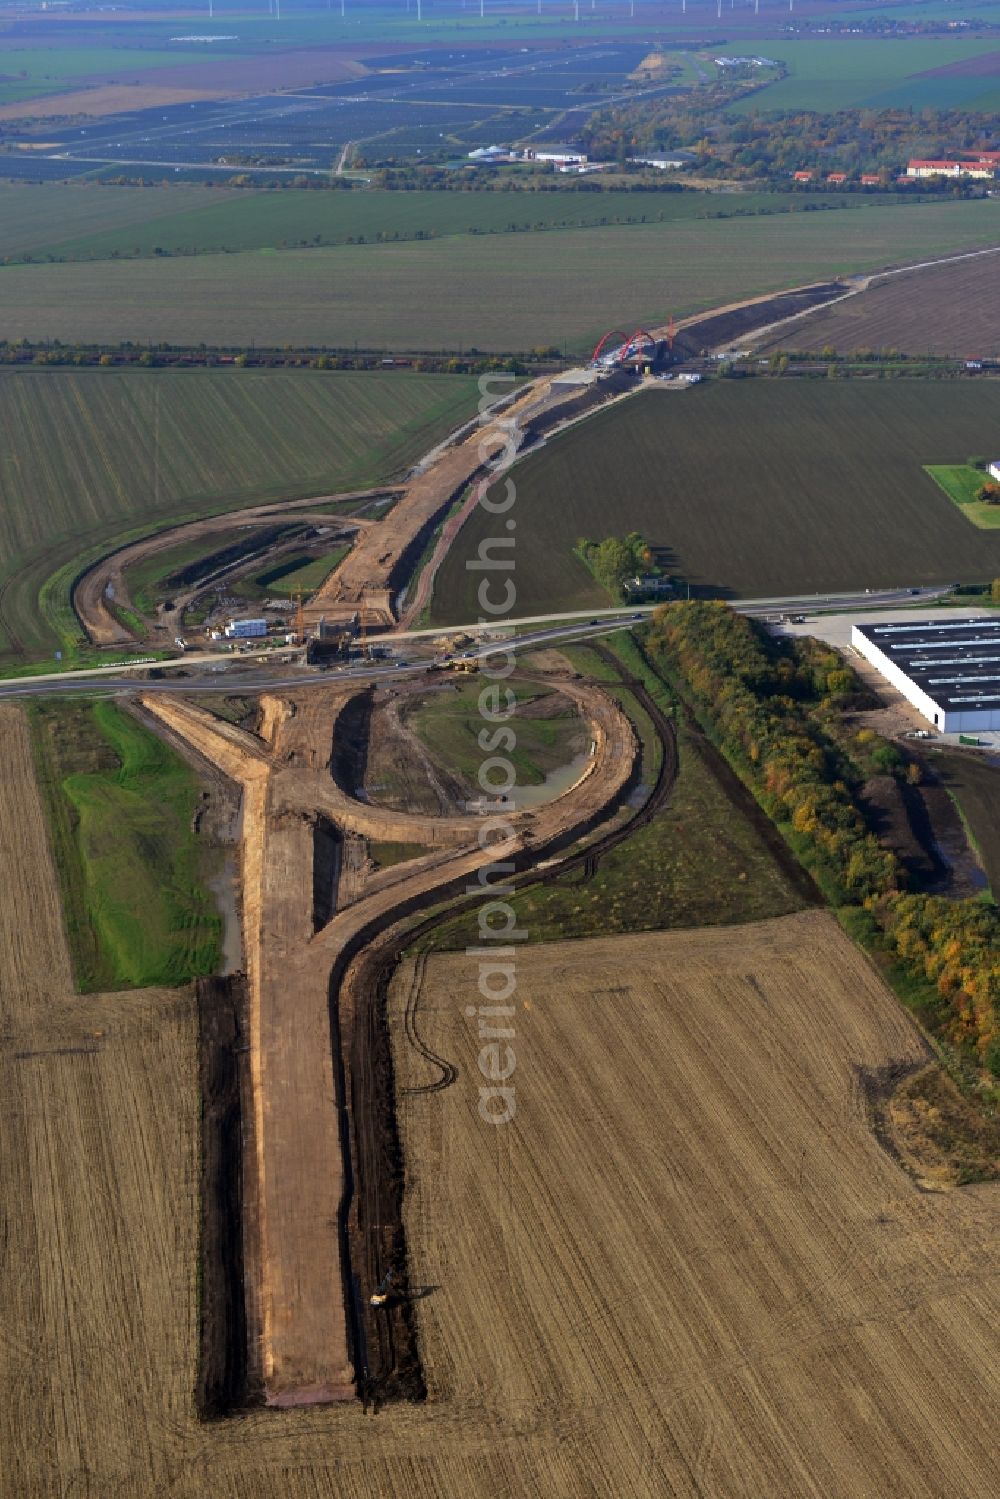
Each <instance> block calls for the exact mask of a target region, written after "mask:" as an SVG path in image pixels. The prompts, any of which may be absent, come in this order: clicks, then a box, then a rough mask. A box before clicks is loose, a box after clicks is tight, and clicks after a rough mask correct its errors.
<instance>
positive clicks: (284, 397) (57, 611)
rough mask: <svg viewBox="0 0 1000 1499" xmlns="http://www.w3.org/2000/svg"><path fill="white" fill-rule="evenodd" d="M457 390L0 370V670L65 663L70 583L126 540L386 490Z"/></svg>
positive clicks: (386, 382)
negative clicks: (261, 504) (228, 516)
mask: <svg viewBox="0 0 1000 1499" xmlns="http://www.w3.org/2000/svg"><path fill="white" fill-rule="evenodd" d="M476 399H477V390H476V382H475V381H474V380H473V379H471V378H466V377H464V376H459V375H454V376H453V375H420V374H413V373H408V372H404V373H399V374H383V373H372V374H352V373H317V372H311V371H300V372H284V371H274V372H270V371H256V370H241V369H235V368H234V369H227V370H82V371H74V372H69V371H61V370H59V371H42V370H30V369H29V370H23V371H20V370H6V371H0V632H2V636H3V638H2V639H0V665H10V664H13V662H14V661H15V660H17V659H25V658H29V659H30V658H32V657H36V656H39V655H44V654H48V655H51V654H52V652H53V651H54V650H55V649H57V648H62V649H63V650H67V649H71V648H72V646H73V643H74V642H75V641H76V640H77V639H78V637H79V626H78V624H77V622H76V620H75V617H74V616H73V614H72V611H71V610H70V608H69V594H70V589H71V586H72V583H73V579H74V578H75V577H76V575H77V573H78V572H79V571H80V569H81V567H83V566H84V565H86V563H87V562H88V561H90V560H93V559H94V558H96V556H98V555H100V553H101V551H103V550H107V549H109V548H111V547H113V546H115V545H117V544H120V543H121V542H124V541H125V540H128V539H132V538H134V537H135V536H138V535H141V534H145V533H146V532H147V531H149V530H153V529H156V528H157V527H162V526H165V525H167V524H170V523H171V522H175V521H179V520H182V519H188V518H195V517H196V516H198V515H204V514H209V513H213V512H218V511H225V510H228V509H233V508H235V507H237V506H239V505H243V504H247V503H252V502H253V501H254V500H260V501H264V500H268V499H280V498H281V497H283V496H287V497H289V498H292V497H295V496H300V495H308V494H310V493H312V494H323V493H328V492H330V491H331V490H338V489H353V488H364V487H367V486H369V485H372V484H377V483H380V482H382V481H384V480H386V479H389V478H390V477H393V476H397V475H399V474H401V473H402V472H404V471H405V469H406V468H407V467H408V466H409V465H410V464H411V463H412V462H413V461H414V460H415V459H416V458H418V457H419V456H420V455H421V454H422V453H423V452H425V451H426V450H427V449H428V448H430V447H431V446H432V445H433V443H434V442H435V441H437V440H438V439H439V438H440V437H442V436H443V435H444V434H445V433H446V432H447V431H449V430H450V429H451V428H452V427H454V426H457V425H458V424H459V423H460V422H461V421H463V420H464V419H465V418H466V417H468V416H469V415H470V414H471V412H472V411H473V410H474V409H475V402H476Z"/></svg>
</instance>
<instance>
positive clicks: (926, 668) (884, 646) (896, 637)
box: [851, 616, 1000, 734]
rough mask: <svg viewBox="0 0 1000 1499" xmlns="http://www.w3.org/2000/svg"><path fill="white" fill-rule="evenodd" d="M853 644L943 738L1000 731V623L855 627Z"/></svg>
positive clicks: (999, 619)
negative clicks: (991, 730)
mask: <svg viewBox="0 0 1000 1499" xmlns="http://www.w3.org/2000/svg"><path fill="white" fill-rule="evenodd" d="M851 643H852V645H853V646H854V649H855V650H856V651H858V652H859V654H860V655H862V656H864V658H865V660H866V661H870V662H871V663H872V665H873V666H875V667H877V668H878V670H879V671H880V672H881V673H882V675H883V676H884V677H885V679H886V681H888V682H891V683H892V685H893V686H894V687H898V688H899V691H900V692H901V693H902V694H903V696H904V697H905V698H906V699H908V701H909V702H911V703H912V704H913V706H914V707H915V708H916V709H917V711H918V712H919V713H922V714H923V716H924V717H925V718H926V719H927V720H928V722H929V723H932V724H933V725H934V727H935V728H936V729H940V730H941V732H942V733H944V734H958V733H963V734H965V733H970V732H975V731H979V732H983V731H984V730H990V729H1000V617H997V616H994V617H993V618H989V617H988V616H987V617H986V618H983V619H933V620H930V619H923V620H914V621H913V623H912V624H910V623H909V622H906V623H905V624H903V623H900V622H899V621H898V620H897V621H896V622H895V623H891V624H890V623H886V624H874V625H855V626H854V628H853V629H852V631H851Z"/></svg>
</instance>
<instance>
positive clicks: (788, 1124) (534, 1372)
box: [0, 707, 998, 1499]
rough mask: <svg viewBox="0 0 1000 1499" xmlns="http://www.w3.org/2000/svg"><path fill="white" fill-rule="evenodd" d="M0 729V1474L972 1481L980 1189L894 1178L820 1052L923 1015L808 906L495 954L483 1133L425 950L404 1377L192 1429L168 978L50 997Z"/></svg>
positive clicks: (44, 887) (87, 1482)
mask: <svg viewBox="0 0 1000 1499" xmlns="http://www.w3.org/2000/svg"><path fill="white" fill-rule="evenodd" d="M0 751H2V753H3V756H4V766H5V774H4V777H3V778H2V779H0V857H2V859H3V867H4V868H5V869H6V870H8V871H16V876H17V877H16V879H15V878H13V877H11V876H10V875H8V877H7V880H6V883H5V891H4V900H3V902H2V903H0V1070H2V1076H0V1084H2V1088H3V1093H2V1097H3V1105H2V1125H0V1213H2V1229H3V1233H2V1238H0V1242H2V1243H3V1253H2V1255H0V1281H2V1284H0V1297H2V1302H3V1307H4V1316H3V1320H2V1322H0V1364H2V1368H3V1373H4V1395H3V1399H2V1401H0V1451H2V1453H3V1463H4V1468H3V1484H2V1485H0V1488H2V1490H3V1492H4V1493H5V1494H6V1493H8V1492H9V1493H10V1494H12V1495H17V1499H36V1496H45V1499H50V1496H51V1499H55V1496H60V1499H63V1496H72V1499H108V1496H116V1499H154V1496H155V1499H160V1496H166V1495H170V1496H171V1499H204V1496H205V1495H206V1494H212V1495H218V1496H220V1499H273V1496H275V1495H279V1494H280V1495H281V1496H282V1499H321V1496H323V1499H325V1496H344V1499H393V1496H397V1495H398V1496H406V1499H442V1496H443V1499H451V1496H455V1499H478V1496H486V1495H490V1496H493V1495H505V1496H511V1499H519V1496H522V1495H525V1496H532V1499H561V1496H570V1495H572V1496H573V1499H590V1496H592V1495H602V1496H608V1499H611V1496H615V1499H617V1496H619V1495H622V1494H634V1495H636V1496H657V1499H659V1496H666V1495H683V1496H689V1495H690V1496H694V1495H696V1494H698V1495H701V1496H703V1499H735V1496H741V1495H744V1494H746V1495H750V1494H752V1495H754V1499H769V1496H775V1499H778V1496H780V1499H793V1496H795V1499H797V1496H799V1495H806V1496H810V1499H812V1496H815V1499H820V1496H822V1499H860V1496H870V1499H883V1496H885V1495H888V1494H893V1495H896V1496H906V1499H930V1496H933V1499H939V1496H940V1499H953V1496H955V1495H958V1494H961V1495H962V1496H963V1499H976V1496H978V1495H980V1494H983V1495H985V1494H987V1493H992V1492H995V1490H996V1484H997V1476H998V1475H997V1471H996V1468H995V1466H991V1456H990V1447H991V1432H992V1430H993V1429H994V1426H993V1414H992V1413H995V1409H996V1394H997V1373H996V1369H997V1361H996V1356H995V1355H996V1350H995V1346H992V1345H993V1344H994V1334H993V1332H992V1328H994V1327H995V1326H996V1311H997V1303H996V1297H995V1295H994V1294H993V1290H992V1287H991V1282H990V1279H989V1276H990V1272H991V1270H995V1268H996V1251H995V1249H991V1247H990V1244H991V1237H992V1238H993V1239H995V1234H994V1232H993V1230H994V1225H995V1212H996V1203H997V1201H998V1196H997V1191H998V1189H994V1188H988V1187H987V1188H975V1189H972V1190H967V1191H964V1192H961V1193H952V1194H950V1195H927V1194H921V1193H919V1192H918V1191H917V1189H916V1187H915V1186H914V1185H913V1184H912V1183H911V1181H910V1178H908V1177H907V1176H905V1175H904V1174H903V1173H902V1171H901V1170H900V1169H899V1168H898V1167H897V1166H896V1165H895V1164H894V1162H893V1161H892V1160H891V1159H890V1158H889V1157H888V1156H887V1155H886V1154H884V1152H883V1151H882V1150H881V1148H880V1147H879V1146H878V1145H877V1144H876V1143H875V1140H874V1138H873V1136H872V1135H871V1133H870V1132H869V1130H868V1128H867V1124H866V1120H865V1106H864V1099H863V1094H862V1091H861V1089H860V1087H859V1085H858V1082H857V1079H856V1075H855V1071H854V1069H855V1067H857V1066H865V1067H878V1066H882V1065H884V1064H885V1063H887V1062H888V1061H890V1060H891V1059H894V1058H895V1059H901V1060H904V1061H905V1060H907V1059H916V1058H917V1057H919V1055H920V1051H921V1048H920V1044H919V1042H918V1040H917V1039H916V1037H915V1034H914V1032H913V1031H912V1029H911V1027H910V1026H909V1024H908V1022H907V1021H906V1019H905V1017H904V1016H903V1015H902V1014H901V1013H900V1012H899V1010H898V1009H897V1008H896V1006H895V1004H894V1002H893V1001H892V1000H891V999H890V998H889V996H888V995H887V994H886V992H885V991H884V990H883V989H882V988H881V986H880V985H879V983H878V982H877V980H876V979H875V978H874V977H873V976H872V975H871V973H870V971H869V969H868V968H867V966H866V965H865V964H864V962H863V961H862V960H861V959H860V958H859V957H858V956H857V955H856V954H855V952H854V950H853V948H851V947H850V945H849V944H848V943H847V941H846V939H844V938H843V937H842V936H841V935H840V934H839V932H838V931H837V929H836V928H835V927H834V925H833V924H832V922H831V921H829V920H828V919H827V918H826V917H824V916H817V915H805V916H796V917H789V918H786V919H784V920H782V921H778V922H772V923H768V924H764V925H761V926H757V927H746V928H732V929H727V930H725V931H712V932H706V933H701V934H694V935H692V934H687V933H676V934H671V935H667V936H657V935H652V936H648V937H640V938H628V939H624V940H615V941H608V940H605V941H595V942H586V943H578V944H566V945H561V946H558V947H551V948H539V949H533V950H532V951H530V952H525V953H523V954H522V955H521V957H520V959H519V969H518V971H519V992H518V1001H519V1009H518V1015H517V1019H516V1021H515V1025H516V1029H517V1033H518V1034H517V1038H516V1040H515V1043H514V1044H515V1047H516V1050H517V1057H518V1069H517V1072H516V1074H515V1081H516V1084H517V1088H518V1100H519V1107H518V1113H517V1116H516V1118H515V1120H514V1122H513V1123H512V1124H511V1125H510V1126H508V1127H507V1128H505V1129H491V1128H489V1127H487V1126H485V1125H483V1124H481V1123H480V1121H479V1118H478V1115H477V1113H476V1108H475V1099H476V1095H475V1089H474V1081H473V1080H474V1078H475V1076H476V1073H475V1070H474V1069H475V1060H474V1057H475V1042H474V1039H473V1035H472V1031H471V1027H470V1022H469V1021H468V1020H467V1019H466V1018H465V1014H464V1007H465V1005H466V1004H467V1003H470V1002H472V999H473V998H474V994H475V990H474V984H475V977H474V974H471V973H470V970H469V968H468V966H467V964H466V961H465V960H464V959H462V958H457V957H456V958H442V959H432V960H431V962H430V966H429V967H428V969H427V970H426V973H425V974H424V975H423V980H422V984H421V985H420V987H419V994H420V1001H419V1005H418V1007H417V1010H416V1015H415V1017H414V1016H412V1015H411V1021H412V1020H415V1023H416V1026H417V1028H418V1031H419V1034H420V1036H421V1038H422V1039H423V1041H424V1042H425V1043H427V1044H428V1045H429V1046H431V1047H432V1048H433V1049H434V1050H436V1051H439V1052H441V1053H442V1054H443V1055H446V1056H448V1057H450V1058H452V1059H453V1060H455V1061H456V1062H458V1063H459V1065H460V1068H461V1071H460V1075H459V1078H458V1081H457V1083H456V1084H455V1085H454V1086H452V1087H451V1088H449V1089H446V1090H445V1091H444V1092H439V1093H433V1094H424V1095H420V1094H409V1095H404V1098H403V1108H404V1118H403V1123H404V1127H405V1138H404V1144H405V1146H406V1150H407V1157H408V1167H409V1171H410V1175H411V1180H412V1187H411V1193H410V1199H409V1215H408V1226H407V1232H408V1237H409V1243H410V1246H411V1256H412V1257H413V1261H414V1262H413V1265H412V1271H413V1279H414V1281H415V1282H416V1283H417V1284H423V1285H424V1286H425V1287H427V1288H429V1294H427V1295H426V1296H425V1297H424V1298H423V1299H422V1300H420V1301H419V1302H417V1304H416V1311H417V1314H418V1317H419V1325H420V1331H421V1337H422V1344H423V1352H424V1359H425V1368H426V1373H427V1379H428V1385H429V1389H430V1394H431V1397H432V1399H431V1401H430V1402H429V1403H428V1404H427V1405H426V1406H424V1407H413V1406H391V1407H388V1408H386V1409H384V1410H383V1411H382V1412H381V1414H380V1415H379V1416H378V1417H377V1418H375V1419H373V1418H371V1417H369V1416H366V1415H365V1414H364V1413H363V1411H362V1409H361V1407H360V1405H359V1404H354V1405H350V1406H338V1407H328V1408H325V1409H309V1410H300V1411H296V1412H274V1411H271V1412H265V1411H259V1412H255V1413H253V1414H251V1415H249V1416H247V1417H245V1418H242V1419H239V1420H234V1421H227V1422H220V1423H216V1424H210V1425H199V1423H198V1422H197V1421H196V1419H195V1415H194V1402H193V1390H194V1384H195V1359H196V1355H197V1342H198V1338H197V1331H198V1328H197V1323H198V1312H197V1288H196V1266H197V1258H198V1239H197V1234H198V1221H199V1214H198V1202H197V1190H198V1172H197V1157H198V1115H199V1100H198V1096H197V1054H196V1020H195V1013H194V1006H193V1002H192V1001H191V999H190V997H189V995H188V994H187V992H186V991H175V992H172V993H170V992H164V991H147V992H143V993H131V994H124V995H123V994H118V995H110V996H88V997H87V998H78V997H75V996H73V995H72V994H71V992H70V979H69V966H68V962H67V959H66V954H65V948H64V944H63V940H62V932H61V927H60V919H59V911H58V905H57V897H56V886H55V881H54V878H53V871H52V869H51V865H50V863H49V859H48V854H47V850H46V846H45V835H44V825H43V821H42V815H41V809H40V805H39V802H38V798H37V794H36V792H35V790H34V785H33V780H32V775H31V762H30V754H29V746H28V736H27V730H26V728H25V725H24V721H23V719H22V717H21V714H20V711H19V710H18V709H14V708H10V707H0ZM413 980H414V975H413V973H412V972H411V971H405V972H404V973H403V974H402V975H401V978H400V982H399V983H398V984H397V986H396V989H395V991H394V1000H393V1006H394V1007H393V1026H394V1031H395V1032H396V1033H397V1036H398V1038H399V1045H398V1048H397V1065H398V1066H399V1068H400V1082H401V1084H402V1085H404V1086H414V1085H417V1086H418V1085H420V1084H422V1083H423V1082H425V1081H428V1080H430V1078H429V1077H427V1076H426V1075H425V1074H426V1073H428V1072H430V1071H431V1069H430V1068H429V1066H428V1063H427V1062H425V1061H424V1060H422V1058H421V1056H420V1055H419V1054H418V1053H417V1052H416V1051H412V1050H410V1048H409V1046H408V1044H407V1043H406V1042H404V1041H403V1039H402V1038H403V1036H404V1025H403V1010H404V1006H405V1005H406V1004H407V1002H408V1000H410V1001H411V1000H412V998H413V996H414V993H415V989H416V987H417V986H416V985H415V983H414V981H413ZM410 1008H411V1009H412V1004H411V1006H410ZM411 1034H412V1031H411ZM437 1075H438V1074H437V1071H436V1070H434V1076H435V1077H436V1076H437ZM991 1408H992V1413H991Z"/></svg>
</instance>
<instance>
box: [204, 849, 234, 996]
mask: <svg viewBox="0 0 1000 1499" xmlns="http://www.w3.org/2000/svg"><path fill="white" fill-rule="evenodd" d="M205 883H206V884H207V886H208V888H209V890H211V892H212V894H213V896H214V897H215V904H216V906H217V908H218V912H219V915H220V916H221V917H222V941H221V943H220V947H221V949H222V963H221V965H220V968H219V972H220V974H221V975H222V976H223V977H224V978H227V977H228V976H229V975H230V974H232V973H238V972H239V971H240V969H241V968H242V967H243V933H242V930H241V928H240V912H239V904H238V902H237V899H236V851H235V849H224V850H223V851H222V856H221V859H220V861H219V868H218V870H217V871H216V873H215V874H214V875H213V876H212V878H211V879H209V880H206V881H205Z"/></svg>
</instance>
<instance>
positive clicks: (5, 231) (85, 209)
mask: <svg viewBox="0 0 1000 1499" xmlns="http://www.w3.org/2000/svg"><path fill="white" fill-rule="evenodd" d="M246 196H247V198H248V199H252V198H254V197H256V194H254V193H252V192H247V193H246ZM239 197H240V189H237V188H225V187H221V186H220V187H213V188H212V189H211V192H209V190H208V189H206V188H204V187H197V186H192V185H191V184H190V183H178V184H176V185H171V186H170V188H155V187H105V186H102V185H101V184H99V183H95V182H88V183H77V182H38V183H32V184H31V185H30V186H28V185H26V184H25V183H23V182H0V260H8V259H15V258H18V257H21V256H24V255H48V254H51V253H53V252H54V251H55V250H56V249H57V248H58V247H59V246H61V245H62V244H63V243H64V241H67V240H72V241H74V242H76V241H82V242H83V243H87V242H89V241H90V240H91V239H94V240H98V241H100V242H101V243H107V244H108V245H109V246H110V247H111V248H115V247H118V248H123V249H126V250H127V249H128V248H129V247H130V246H131V245H132V244H133V243H134V242H135V237H136V236H137V235H139V236H141V235H143V234H145V232H146V225H147V224H149V223H150V222H151V221H152V222H154V223H161V222H164V221H165V222H167V223H183V222H185V221H186V220H187V219H188V218H189V216H194V215H196V214H198V213H200V212H202V211H204V210H205V209H206V208H207V207H209V206H211V207H212V208H213V209H214V211H215V212H216V213H217V214H223V213H224V212H225V210H226V207H227V205H228V204H229V203H230V201H231V200H232V199H233V198H239ZM155 243H159V241H155ZM109 253H110V252H109Z"/></svg>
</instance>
